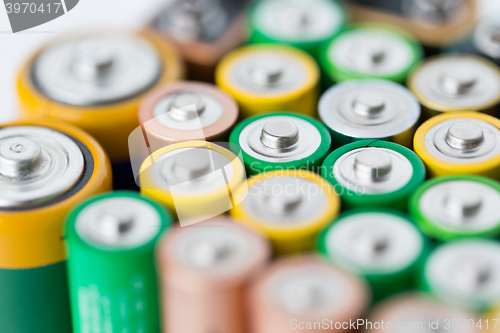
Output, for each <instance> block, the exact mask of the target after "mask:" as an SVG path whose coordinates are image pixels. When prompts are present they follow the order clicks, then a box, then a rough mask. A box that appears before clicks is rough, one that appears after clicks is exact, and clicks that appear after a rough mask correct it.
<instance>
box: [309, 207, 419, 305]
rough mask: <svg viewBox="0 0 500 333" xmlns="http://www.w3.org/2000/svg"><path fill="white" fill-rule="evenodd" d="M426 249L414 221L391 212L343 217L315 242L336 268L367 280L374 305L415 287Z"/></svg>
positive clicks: (375, 212) (348, 214) (382, 211)
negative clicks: (382, 299) (385, 298)
mask: <svg viewBox="0 0 500 333" xmlns="http://www.w3.org/2000/svg"><path fill="white" fill-rule="evenodd" d="M425 247H426V245H425V240H424V238H423V236H422V234H421V233H420V231H419V230H418V229H417V228H416V227H415V225H414V221H413V220H411V219H410V218H409V217H408V216H406V215H405V214H402V213H400V212H396V211H391V210H366V209H365V210H353V211H349V212H346V213H343V214H342V215H340V216H339V217H338V218H337V219H336V220H335V222H334V223H333V224H332V225H331V226H329V227H328V228H327V229H326V230H325V231H324V232H323V233H322V234H321V236H320V238H319V242H318V248H319V250H320V251H321V252H323V253H324V254H325V255H326V256H327V258H328V259H330V260H332V261H333V263H334V264H335V265H336V266H338V267H341V268H343V269H345V270H346V271H348V272H350V273H352V274H354V275H357V276H361V277H364V278H366V279H367V280H368V282H369V283H370V285H371V288H372V294H373V299H374V300H375V301H377V300H380V299H381V298H384V297H387V296H389V295H392V294H395V293H397V292H400V291H403V290H406V289H410V288H413V287H415V286H416V284H417V283H416V282H417V281H416V279H415V276H416V275H418V272H419V271H420V269H421V264H422V261H423V259H424V258H425V257H424V253H425V252H426V251H425V250H424V249H425Z"/></svg>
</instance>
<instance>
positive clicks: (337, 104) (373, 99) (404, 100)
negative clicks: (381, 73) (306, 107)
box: [318, 79, 420, 148]
mask: <svg viewBox="0 0 500 333" xmlns="http://www.w3.org/2000/svg"><path fill="white" fill-rule="evenodd" d="M318 112H319V116H320V118H321V120H322V121H323V122H324V123H325V124H326V125H327V126H328V127H329V128H330V130H331V132H332V136H333V140H332V141H333V143H334V145H335V146H336V147H340V146H342V145H344V144H346V143H349V142H352V141H355V140H359V139H387V140H390V141H393V142H396V143H398V144H400V145H403V146H405V147H407V148H411V147H412V143H413V134H414V131H415V126H416V123H417V122H418V120H419V118H420V105H419V103H418V101H417V99H416V98H415V96H413V94H412V93H411V92H410V91H409V90H408V89H406V88H405V87H403V86H402V85H400V84H397V83H394V82H391V81H387V80H369V79H364V80H350V81H348V82H343V83H340V84H337V85H335V86H333V87H331V88H330V89H328V90H327V91H325V92H324V93H323V95H322V96H321V98H320V100H319V103H318Z"/></svg>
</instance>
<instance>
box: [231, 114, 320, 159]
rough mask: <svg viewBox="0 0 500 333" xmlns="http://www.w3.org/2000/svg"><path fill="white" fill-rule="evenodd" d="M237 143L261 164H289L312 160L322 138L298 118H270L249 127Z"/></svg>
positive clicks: (304, 121) (257, 121)
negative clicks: (310, 157)
mask: <svg viewBox="0 0 500 333" xmlns="http://www.w3.org/2000/svg"><path fill="white" fill-rule="evenodd" d="M238 143H239V145H240V147H241V149H243V151H245V152H246V153H247V154H248V155H250V156H252V157H254V158H257V159H259V160H261V161H266V162H290V161H296V160H300V159H303V158H306V157H309V156H311V154H313V153H314V152H315V151H316V150H317V149H318V148H319V146H320V145H321V134H320V132H319V131H318V129H317V128H316V127H315V126H314V125H312V124H311V123H309V122H308V121H306V120H303V119H301V118H297V117H291V116H270V117H264V118H260V119H257V120H255V121H253V122H251V123H250V124H248V125H247V126H246V127H245V128H244V129H243V130H242V131H241V133H240V137H239V141H238Z"/></svg>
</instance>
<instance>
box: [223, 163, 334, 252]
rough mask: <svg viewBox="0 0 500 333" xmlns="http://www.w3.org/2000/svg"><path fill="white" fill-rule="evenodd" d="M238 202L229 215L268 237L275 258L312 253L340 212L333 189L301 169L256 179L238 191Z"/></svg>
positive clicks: (266, 174) (325, 181)
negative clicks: (277, 256)
mask: <svg viewBox="0 0 500 333" xmlns="http://www.w3.org/2000/svg"><path fill="white" fill-rule="evenodd" d="M235 199H236V200H237V201H238V202H241V203H240V204H239V205H237V206H236V207H235V208H233V209H232V210H231V211H230V214H231V215H232V216H233V217H234V218H236V219H237V220H238V222H239V223H242V224H244V225H247V226H249V227H252V228H255V229H257V230H259V231H261V232H262V233H264V234H266V235H267V236H268V237H269V239H270V240H271V242H272V244H273V247H274V252H275V254H276V255H285V254H292V253H298V252H303V251H311V250H313V249H314V248H315V244H316V238H317V235H318V233H319V232H320V231H321V230H322V229H324V228H325V227H326V226H327V225H328V224H329V223H330V222H332V221H333V219H334V218H335V217H336V216H337V214H338V212H339V209H340V200H339V197H338V195H337V193H336V192H335V190H334V188H333V186H332V185H331V184H330V183H329V182H328V181H327V180H325V179H324V178H322V177H321V176H319V175H317V174H315V173H312V172H310V171H306V170H301V169H297V170H275V171H269V172H264V173H261V174H259V175H257V176H253V177H251V178H249V179H248V184H243V185H241V186H240V188H239V189H238V190H237V191H236V193H235Z"/></svg>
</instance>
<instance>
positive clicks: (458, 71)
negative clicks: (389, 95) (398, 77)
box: [408, 54, 500, 120]
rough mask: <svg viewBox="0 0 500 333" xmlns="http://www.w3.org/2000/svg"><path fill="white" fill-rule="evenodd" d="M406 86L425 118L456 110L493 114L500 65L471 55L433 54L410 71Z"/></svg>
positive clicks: (498, 98)
mask: <svg viewBox="0 0 500 333" xmlns="http://www.w3.org/2000/svg"><path fill="white" fill-rule="evenodd" d="M408 88H409V89H410V90H411V91H412V92H413V93H414V94H415V96H416V97H417V99H418V100H419V102H420V104H421V105H422V116H423V118H424V120H425V119H428V118H430V117H432V116H435V115H437V114H440V113H444V112H455V111H481V112H484V113H488V114H491V115H496V114H497V112H498V110H497V106H498V103H499V101H500V69H498V68H497V66H496V65H495V64H493V63H492V62H490V61H488V60H485V59H483V58H480V57H477V56H473V55H453V54H446V55H440V56H435V57H432V58H430V59H428V60H426V61H425V62H424V63H423V64H422V65H421V66H419V67H418V68H416V69H415V70H414V71H413V72H412V73H411V74H410V76H409V77H408Z"/></svg>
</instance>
